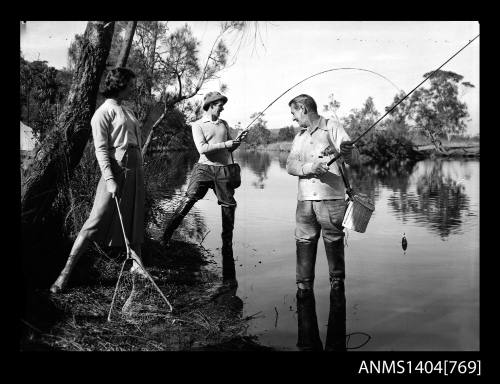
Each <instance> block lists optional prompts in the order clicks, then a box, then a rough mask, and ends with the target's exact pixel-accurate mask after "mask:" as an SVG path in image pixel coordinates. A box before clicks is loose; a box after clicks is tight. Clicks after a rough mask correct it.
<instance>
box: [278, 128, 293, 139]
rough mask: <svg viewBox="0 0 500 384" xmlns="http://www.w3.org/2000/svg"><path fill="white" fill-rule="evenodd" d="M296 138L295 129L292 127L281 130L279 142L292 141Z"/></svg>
mask: <svg viewBox="0 0 500 384" xmlns="http://www.w3.org/2000/svg"><path fill="white" fill-rule="evenodd" d="M294 137H295V129H294V128H293V127H292V126H289V127H284V128H280V130H279V131H278V138H277V141H292V140H293V138H294Z"/></svg>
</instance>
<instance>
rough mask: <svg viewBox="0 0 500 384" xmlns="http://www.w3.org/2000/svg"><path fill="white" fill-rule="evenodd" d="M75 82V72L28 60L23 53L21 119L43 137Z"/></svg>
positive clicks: (21, 67) (21, 61)
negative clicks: (73, 75)
mask: <svg viewBox="0 0 500 384" xmlns="http://www.w3.org/2000/svg"><path fill="white" fill-rule="evenodd" d="M70 84H71V73H69V72H68V71H64V70H63V71H58V70H57V69H55V68H53V67H49V66H48V65H47V62H46V61H39V60H36V61H32V62H29V61H26V60H25V59H24V58H23V56H22V53H21V55H20V107H21V108H20V120H21V121H23V122H25V123H26V125H28V126H29V127H31V128H32V129H33V132H34V134H35V135H36V136H37V137H38V138H39V139H43V138H44V137H45V134H46V133H47V132H48V130H50V129H51V128H52V127H53V126H54V124H55V122H56V120H57V117H58V115H59V111H60V110H61V108H62V106H63V105H64V102H65V100H66V97H67V95H68V92H69V87H70Z"/></svg>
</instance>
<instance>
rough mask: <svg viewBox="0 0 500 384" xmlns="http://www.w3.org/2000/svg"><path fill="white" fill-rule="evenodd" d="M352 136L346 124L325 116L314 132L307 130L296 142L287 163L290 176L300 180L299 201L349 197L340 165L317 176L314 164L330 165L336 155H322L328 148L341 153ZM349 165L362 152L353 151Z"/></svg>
mask: <svg viewBox="0 0 500 384" xmlns="http://www.w3.org/2000/svg"><path fill="white" fill-rule="evenodd" d="M349 140H350V138H349V135H348V134H347V132H346V131H345V130H344V128H343V127H342V125H341V124H340V123H339V122H337V121H335V120H333V119H330V120H328V123H327V121H326V119H325V118H324V117H322V116H320V119H319V120H318V125H317V126H315V127H311V128H310V129H307V128H303V129H302V130H301V131H300V132H298V133H297V135H296V136H295V138H294V140H293V144H292V149H291V150H290V154H289V156H288V159H287V162H286V170H287V172H288V173H289V174H290V175H294V176H298V177H299V186H298V195H297V199H298V200H330V199H343V198H345V185H344V181H343V180H342V177H341V176H340V172H339V168H338V165H337V162H335V163H333V164H332V165H330V169H329V171H328V172H326V173H325V174H323V175H321V176H319V177H316V176H314V175H313V174H312V173H311V169H312V166H313V163H314V162H315V161H317V160H321V161H324V162H325V163H327V162H328V161H329V160H330V159H331V158H332V157H333V156H334V155H330V156H323V157H320V156H321V152H322V151H323V150H325V149H326V148H327V147H328V146H331V145H332V144H333V146H334V147H335V149H336V150H337V151H340V144H341V143H342V142H343V141H349ZM344 159H345V161H346V163H347V164H353V163H354V162H358V161H359V152H358V150H357V149H356V148H353V150H352V154H351V157H350V158H344Z"/></svg>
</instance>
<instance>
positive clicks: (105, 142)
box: [90, 99, 142, 180]
mask: <svg viewBox="0 0 500 384" xmlns="http://www.w3.org/2000/svg"><path fill="white" fill-rule="evenodd" d="M90 124H91V126H92V137H93V138H94V147H95V155H96V157H97V162H98V163H99V167H100V168H101V172H102V176H103V177H104V179H105V180H109V179H112V178H113V172H112V170H111V163H110V159H111V158H112V157H113V158H115V159H116V160H117V161H120V160H121V159H122V158H123V155H124V154H125V152H126V150H127V147H128V146H129V145H136V146H138V147H139V148H141V147H142V142H141V135H140V131H139V122H138V121H137V119H136V118H135V116H134V113H133V112H132V110H131V109H130V108H128V107H126V106H125V105H122V104H121V103H119V102H118V101H117V100H115V99H106V101H104V103H102V104H101V106H100V107H99V108H97V110H96V111H95V113H94V116H92V120H91V122H90Z"/></svg>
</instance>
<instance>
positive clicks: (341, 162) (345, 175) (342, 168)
mask: <svg viewBox="0 0 500 384" xmlns="http://www.w3.org/2000/svg"><path fill="white" fill-rule="evenodd" d="M325 121H326V122H325V124H328V119H325ZM328 141H330V143H331V145H332V148H333V150H334V151H335V152H337V149H336V148H335V144H334V143H333V142H332V140H331V137H330V132H328ZM335 162H336V163H338V164H337V165H339V171H340V175H341V176H342V180H343V181H344V185H345V188H346V193H347V195H348V196H349V197H350V198H351V199H353V196H354V191H353V189H352V188H351V186H350V184H349V174H348V173H347V169H346V167H345V163H344V160H343V159H342V157H339V158H338V159H337V160H336V161H335Z"/></svg>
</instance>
